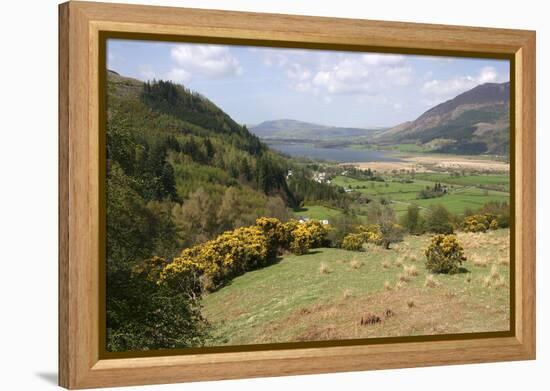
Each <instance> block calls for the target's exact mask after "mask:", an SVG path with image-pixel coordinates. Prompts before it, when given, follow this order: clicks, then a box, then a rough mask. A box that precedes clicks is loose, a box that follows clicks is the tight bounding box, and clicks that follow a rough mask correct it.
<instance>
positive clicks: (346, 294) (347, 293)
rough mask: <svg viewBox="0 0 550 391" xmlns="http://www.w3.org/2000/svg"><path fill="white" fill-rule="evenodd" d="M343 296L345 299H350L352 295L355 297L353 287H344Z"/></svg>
mask: <svg viewBox="0 0 550 391" xmlns="http://www.w3.org/2000/svg"><path fill="white" fill-rule="evenodd" d="M343 296H344V299H349V298H350V297H353V291H352V290H351V289H344V292H343Z"/></svg>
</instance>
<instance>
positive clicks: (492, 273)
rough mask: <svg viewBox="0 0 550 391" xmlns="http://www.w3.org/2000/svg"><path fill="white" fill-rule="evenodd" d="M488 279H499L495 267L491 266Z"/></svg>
mask: <svg viewBox="0 0 550 391" xmlns="http://www.w3.org/2000/svg"><path fill="white" fill-rule="evenodd" d="M489 277H490V278H491V280H493V281H495V280H498V279H499V278H500V274H499V273H498V267H497V265H493V266H492V267H491V272H490V273H489Z"/></svg>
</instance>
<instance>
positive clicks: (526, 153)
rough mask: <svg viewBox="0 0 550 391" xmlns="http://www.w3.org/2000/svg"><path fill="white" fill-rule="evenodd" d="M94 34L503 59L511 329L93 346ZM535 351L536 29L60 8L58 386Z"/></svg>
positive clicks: (468, 359)
mask: <svg viewBox="0 0 550 391" xmlns="http://www.w3.org/2000/svg"><path fill="white" fill-rule="evenodd" d="M105 32H111V33H115V34H122V35H124V34H136V36H140V35H141V36H155V35H156V36H163V37H165V38H166V37H169V38H171V39H174V40H182V39H183V40H190V41H193V42H218V43H224V42H227V43H242V44H253V45H260V46H280V47H306V48H307V47H310V48H340V49H344V50H373V51H378V52H397V53H405V54H434V55H438V54H439V55H457V56H470V57H476V56H487V55H489V56H493V57H495V56H496V57H499V58H507V59H510V61H511V64H512V67H511V69H512V79H511V82H513V86H514V88H513V89H512V90H511V91H513V94H512V95H511V102H513V105H512V106H511V107H512V108H513V110H512V111H511V115H510V118H511V123H512V125H513V126H512V128H513V129H514V132H513V133H512V135H513V137H514V139H513V145H515V149H513V153H512V158H513V159H512V160H511V164H512V167H513V169H514V173H515V175H514V178H515V181H512V184H511V189H512V190H513V195H514V198H513V199H515V215H514V218H515V224H514V226H513V230H512V232H513V234H512V239H513V242H512V246H511V247H512V249H513V251H514V255H515V262H514V263H513V264H512V267H513V274H512V275H513V276H514V279H515V280H514V281H515V284H514V290H513V291H512V292H511V294H512V297H513V298H514V300H515V306H514V310H513V311H514V314H515V317H514V319H515V320H514V323H513V330H512V331H511V332H510V333H509V334H507V335H505V336H500V337H494V336H491V337H486V338H485V337H483V336H480V337H479V338H475V339H469V338H455V339H446V338H437V339H436V338H432V339H431V340H430V339H426V340H415V341H414V342H410V341H408V340H407V339H406V338H404V339H403V340H400V341H392V342H391V343H375V344H362V345H354V344H349V343H348V344H333V345H332V346H325V347H300V348H296V347H294V348H288V349H286V348H283V349H271V350H255V351H251V350H246V349H241V350H240V351H232V352H224V353H221V352H213V353H201V354H198V353H196V354H187V355H170V356H149V357H147V356H143V357H133V358H130V357H122V358H105V357H102V355H101V351H100V350H101V349H100V341H101V331H100V329H99V328H98V324H99V321H100V319H101V316H102V315H101V305H100V302H101V297H102V295H104V293H105V292H104V288H101V284H100V281H101V273H102V269H101V267H100V263H99V262H98V260H99V259H100V252H101V250H102V248H103V247H102V246H104V243H103V242H104V239H103V238H102V237H101V235H100V231H101V230H100V227H101V224H102V222H101V219H102V216H101V213H100V210H101V205H102V202H103V197H104V195H103V194H102V185H101V180H100V173H101V170H102V164H103V163H102V160H104V159H105V155H104V152H103V150H104V149H103V148H102V147H101V145H102V144H101V143H102V142H104V138H103V136H102V134H101V132H100V129H101V126H100V118H101V114H100V113H101V112H102V110H103V109H104V107H103V104H104V103H103V102H102V99H100V96H99V89H98V86H99V79H100V73H101V72H102V71H101V69H100V66H99V64H100V61H105V59H104V58H101V56H104V55H105V54H104V51H103V52H102V51H101V45H100V43H101V37H102V34H104V33H105ZM534 358H535V32H533V31H524V30H509V29H494V28H479V27H459V26H444V25H435V24H417V23H396V22H383V21H370V20H353V19H336V18H321V17H306V16H291V15H275V14H260V13H244V12H228V11H212V10H198V9H184V8H169V7H149V6H138V5H120V4H105V3H90V2H78V1H76V2H73V1H71V2H68V3H64V4H61V5H60V6H59V384H60V385H61V386H63V387H66V388H70V389H77V388H90V387H104V386H124V385H141V384H158V383H175V382H186V381H199V380H215V379H235V378H246V377H261V376H280V375H297V374H314V373H326V372H341V371H358V370H370V369H386V368H402V367H417V366H431V365H446V364H464V363H479V362H491V361H508V360H527V359H534Z"/></svg>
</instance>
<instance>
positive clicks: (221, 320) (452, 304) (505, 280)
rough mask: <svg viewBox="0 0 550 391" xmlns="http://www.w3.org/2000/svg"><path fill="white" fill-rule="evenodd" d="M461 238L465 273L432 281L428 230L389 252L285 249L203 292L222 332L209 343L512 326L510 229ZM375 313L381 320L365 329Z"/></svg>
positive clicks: (206, 310) (207, 312) (208, 310)
mask: <svg viewBox="0 0 550 391" xmlns="http://www.w3.org/2000/svg"><path fill="white" fill-rule="evenodd" d="M458 237H459V241H460V242H461V243H462V244H463V246H464V248H465V254H466V256H467V258H468V260H467V261H466V262H465V263H464V268H465V270H464V272H463V273H459V274H456V275H437V276H436V277H435V281H436V284H435V286H433V287H430V286H425V282H426V278H427V275H428V273H427V272H426V270H425V268H424V256H423V249H424V248H425V247H426V246H427V243H428V242H429V240H430V236H429V235H423V236H420V237H415V236H408V237H406V238H405V242H403V243H400V244H398V245H394V246H393V247H394V248H392V249H390V250H384V249H382V248H381V247H378V246H371V245H369V246H367V251H366V252H361V253H357V252H349V251H345V250H341V249H333V248H322V249H316V250H312V251H311V253H310V254H308V255H304V256H294V255H288V256H284V257H282V259H281V260H280V262H278V263H276V264H274V265H272V266H269V267H266V268H263V269H260V270H256V271H253V272H249V273H246V274H245V275H243V276H240V277H237V278H235V279H234V280H233V281H232V282H231V283H230V285H228V286H226V287H224V288H222V289H220V290H219V291H217V292H214V293H211V294H209V295H207V296H206V297H204V299H203V306H204V308H203V313H204V315H205V316H206V317H207V319H208V320H209V321H210V322H211V323H212V325H213V327H214V330H215V335H217V336H220V337H219V338H214V340H213V341H212V344H215V345H219V344H227V345H234V344H255V343H275V342H289V341H312V340H327V339H346V338H368V337H386V336H409V335H426V334H446V333H463V332H482V331H497V330H507V329H508V327H509V300H510V297H509V291H510V290H509V265H508V260H509V258H508V249H509V242H508V238H509V230H507V229H502V230H497V231H491V232H488V233H485V234H483V233H479V234H472V233H459V234H458ZM405 267H407V268H408V269H409V274H410V275H409V276H407V274H406V272H405ZM412 268H414V269H415V270H416V271H415V272H414V271H411V270H412ZM414 274H416V275H414ZM403 276H405V277H403ZM400 279H401V280H404V281H401V282H400ZM405 280H407V281H405ZM385 285H387V287H385ZM388 288H389V289H388ZM388 310H389V311H388ZM369 313H373V314H376V315H378V316H380V318H381V322H380V323H377V324H373V325H368V326H362V325H361V324H360V320H361V318H362V317H366V315H367V314H369ZM387 314H390V315H392V316H387ZM222 336H223V337H222ZM220 338H221V339H220Z"/></svg>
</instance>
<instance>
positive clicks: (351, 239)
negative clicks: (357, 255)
mask: <svg viewBox="0 0 550 391" xmlns="http://www.w3.org/2000/svg"><path fill="white" fill-rule="evenodd" d="M363 243H364V241H363V235H361V234H348V235H346V236H345V237H344V240H343V241H342V248H343V249H344V250H348V251H363Z"/></svg>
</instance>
